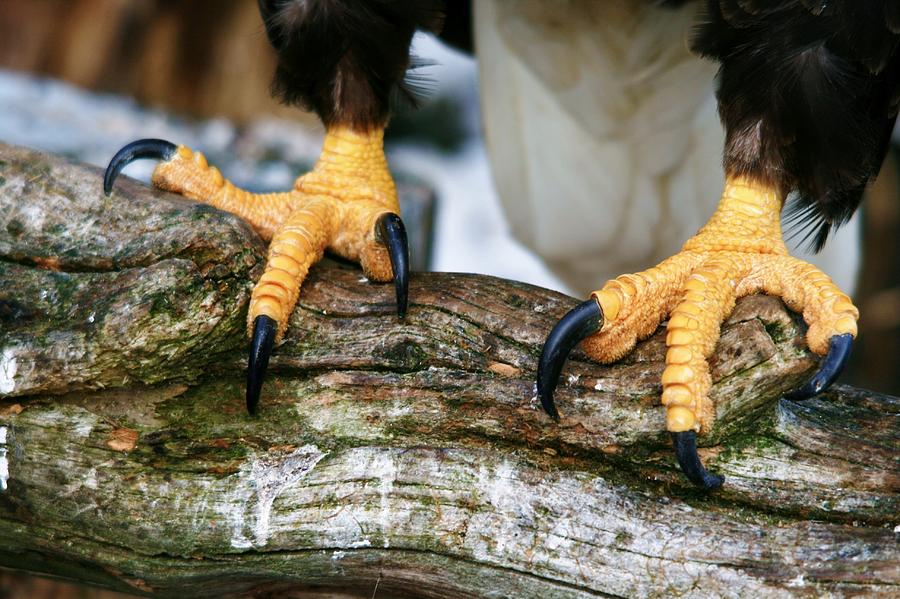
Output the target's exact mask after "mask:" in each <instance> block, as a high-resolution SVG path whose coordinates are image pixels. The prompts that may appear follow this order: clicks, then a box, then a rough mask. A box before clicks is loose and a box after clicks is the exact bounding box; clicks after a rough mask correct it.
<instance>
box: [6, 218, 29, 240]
mask: <svg viewBox="0 0 900 599" xmlns="http://www.w3.org/2000/svg"><path fill="white" fill-rule="evenodd" d="M6 232H7V233H9V234H10V235H12V236H13V237H19V236H20V235H21V234H22V233H24V232H25V225H24V224H23V223H22V221H19V220H16V219H12V220H10V221H9V222H8V223H6Z"/></svg>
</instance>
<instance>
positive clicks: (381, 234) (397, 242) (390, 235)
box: [375, 212, 409, 318]
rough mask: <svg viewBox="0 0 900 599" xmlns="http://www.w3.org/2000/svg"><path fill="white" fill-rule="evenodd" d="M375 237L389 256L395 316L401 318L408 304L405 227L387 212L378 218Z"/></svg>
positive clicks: (407, 259) (397, 218)
mask: <svg viewBox="0 0 900 599" xmlns="http://www.w3.org/2000/svg"><path fill="white" fill-rule="evenodd" d="M375 235H376V237H377V238H378V241H380V242H381V243H383V244H384V245H386V246H387V249H388V252H389V253H390V255H391V268H392V269H393V270H394V287H395V288H396V290H397V316H398V317H400V318H403V317H404V316H406V307H407V305H408V303H409V243H408V242H407V240H406V227H404V226H403V221H402V220H400V217H399V216H397V215H396V214H394V213H392V212H388V213H387V214H382V215H381V216H379V217H378V222H377V223H376V226H375Z"/></svg>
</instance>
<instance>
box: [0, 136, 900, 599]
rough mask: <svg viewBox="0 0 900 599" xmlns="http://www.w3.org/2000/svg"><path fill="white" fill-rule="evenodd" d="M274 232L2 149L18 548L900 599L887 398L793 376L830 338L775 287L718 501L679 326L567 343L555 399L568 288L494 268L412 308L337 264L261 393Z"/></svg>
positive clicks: (58, 555) (732, 334)
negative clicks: (675, 344) (554, 369)
mask: <svg viewBox="0 0 900 599" xmlns="http://www.w3.org/2000/svg"><path fill="white" fill-rule="evenodd" d="M263 252H264V247H263V245H262V243H261V242H260V241H259V239H258V238H257V237H256V236H255V235H254V234H253V233H252V231H251V230H250V229H249V227H247V226H246V225H245V224H243V223H242V222H240V221H239V220H238V219H237V218H235V217H233V216H230V215H227V214H224V213H222V212H219V211H216V210H212V209H210V208H207V207H204V206H201V205H199V204H196V203H193V202H189V201H185V200H182V199H180V198H177V197H174V196H171V195H168V194H164V193H159V192H153V191H149V190H147V189H146V188H144V187H142V186H140V185H137V184H135V183H133V182H131V181H129V180H128V179H127V178H123V179H122V180H121V181H120V182H119V184H117V187H116V192H115V193H114V194H113V195H112V197H110V198H105V197H104V196H103V195H102V192H101V185H100V173H99V172H98V171H97V169H93V168H86V167H82V166H78V165H73V164H70V163H66V162H64V161H62V160H60V159H57V158H54V157H51V156H47V155H43V154H40V153H36V152H31V151H27V150H21V149H15V148H8V147H2V146H0V257H2V259H0V320H2V323H3V329H2V334H0V356H2V358H0V360H2V363H0V386H2V387H0V393H2V397H4V398H5V399H2V400H0V481H2V485H0V489H2V490H0V565H2V566H4V567H9V568H15V569H19V570H24V571H29V572H34V573H45V574H53V575H56V576H61V577H64V578H69V579H74V580H79V581H81V582H85V583H89V584H94V585H99V586H104V587H108V588H111V589H116V590H122V591H129V592H134V593H140V594H144V593H157V594H165V595H178V596H182V597H188V596H210V595H215V594H220V595H221V594H224V593H257V594H260V593H261V594H265V593H271V594H277V595H278V596H296V597H300V596H304V597H321V596H326V595H327V596H332V595H330V594H332V593H344V594H346V595H347V596H359V597H371V596H372V593H373V590H377V592H378V593H380V595H378V596H423V597H473V596H474V597H522V596H535V597H586V596H596V595H603V594H606V595H616V596H664V595H682V596H735V597H745V596H773V597H774V596H788V595H800V596H819V595H822V594H827V593H834V594H836V595H847V596H849V595H856V594H866V595H870V596H877V595H882V596H896V595H897V594H898V593H900V566H898V564H900V549H898V546H897V543H896V533H895V531H894V529H893V527H894V526H896V518H897V513H898V512H900V494H898V487H900V472H898V470H900V469H898V455H897V447H898V441H900V426H898V422H897V421H898V417H900V400H898V399H897V398H892V397H887V396H883V395H878V394H874V393H870V392H866V391H860V390H856V389H852V388H848V387H843V388H839V389H837V390H835V391H834V392H831V393H828V394H826V395H825V396H823V397H820V398H817V399H814V400H810V401H806V402H803V403H795V402H788V401H784V400H781V401H778V399H777V398H778V397H779V396H780V395H781V393H782V392H783V391H784V390H786V389H789V388H792V387H794V386H795V385H796V384H798V383H799V382H800V381H802V380H804V379H805V378H806V377H807V376H808V375H809V374H810V371H811V370H812V369H813V368H814V367H815V363H816V360H815V359H813V358H812V357H811V356H810V354H809V353H808V352H807V351H806V350H805V345H804V343H803V341H802V334H803V329H804V327H803V325H802V323H800V322H799V320H798V318H797V316H796V315H792V314H790V313H789V312H787V311H786V310H785V308H784V307H783V305H782V304H781V302H780V301H779V300H777V299H774V298H768V297H764V296H755V297H750V298H745V299H743V300H741V301H740V302H739V303H738V306H737V307H736V309H735V312H734V314H732V316H731V317H730V318H729V320H728V321H727V323H726V324H725V326H724V329H723V335H722V339H721V341H720V342H719V344H718V347H717V349H716V354H715V356H714V357H713V359H712V373H713V379H714V382H715V386H714V388H713V391H712V397H713V398H714V399H715V401H716V413H717V416H718V420H717V423H716V425H715V427H714V429H713V430H712V431H711V433H710V434H708V435H705V436H704V437H703V438H702V443H703V444H704V445H706V446H707V447H706V448H705V449H704V450H702V455H703V458H704V459H705V461H706V463H707V465H709V466H711V467H712V469H714V470H717V471H719V472H721V473H723V474H725V476H726V485H725V487H724V488H723V489H722V490H720V491H719V492H717V493H714V494H704V493H700V492H698V491H696V490H695V489H693V488H692V487H691V486H690V484H689V483H687V482H686V481H685V479H684V478H683V476H682V475H681V474H680V472H679V471H678V469H677V467H676V465H675V463H674V459H673V456H672V451H671V449H670V447H669V442H668V438H667V435H666V434H665V432H664V430H663V427H664V410H663V408H662V407H661V406H660V405H659V393H660V386H659V376H660V373H661V372H662V369H663V365H664V356H665V346H664V333H663V332H662V331H660V332H658V333H657V334H656V335H655V336H653V337H651V338H650V339H649V340H647V341H645V342H643V343H642V344H640V345H639V347H638V348H637V349H636V350H635V351H634V352H633V353H632V354H631V355H629V356H628V357H627V358H626V359H624V360H623V361H621V362H619V363H616V364H614V365H610V366H601V365H598V364H595V363H593V362H590V361H588V360H586V359H585V358H584V356H583V355H582V354H580V352H575V353H574V355H573V359H572V360H571V361H570V363H569V364H568V365H567V367H566V369H565V372H564V382H563V383H562V385H561V386H560V389H559V391H558V394H557V396H558V404H559V407H560V412H561V413H562V416H563V417H562V420H561V422H560V423H559V424H556V423H554V422H553V421H551V420H550V419H549V418H548V417H547V416H546V415H544V414H543V412H542V411H541V410H540V409H539V407H538V405H537V403H536V399H535V398H534V390H533V380H534V370H535V366H536V362H537V357H538V355H539V352H540V348H541V343H542V341H543V338H544V336H545V335H546V333H547V331H549V329H550V328H551V326H552V324H553V323H554V322H555V321H556V320H557V319H558V318H559V317H560V316H561V315H562V314H563V313H565V312H566V311H567V310H568V309H570V308H571V307H572V306H574V305H575V304H576V300H574V299H572V298H569V297H566V296H564V295H561V294H558V293H555V292H551V291H547V290H543V289H539V288H535V287H532V286H528V285H524V284H520V283H515V282H512V281H505V280H500V279H494V278H491V277H484V276H474V275H458V274H437V273H418V274H416V275H415V276H414V277H413V278H412V283H411V289H410V298H411V307H410V312H409V315H408V316H407V318H406V319H405V320H403V321H398V320H397V318H396V316H395V315H394V312H393V310H394V306H393V290H392V288H391V286H390V285H374V284H371V283H368V282H366V281H365V280H363V279H362V277H361V274H360V271H359V269H358V268H357V267H355V266H351V265H343V264H337V263H334V262H330V261H327V260H326V261H325V262H324V263H322V264H320V265H319V266H318V267H316V268H314V269H313V271H312V273H311V276H310V279H309V280H308V281H307V283H306V284H305V285H304V288H303V294H302V296H301V300H300V305H299V307H298V308H297V310H296V311H295V313H294V315H293V317H292V320H291V325H290V330H289V333H288V337H287V340H286V342H285V343H284V344H283V345H281V346H279V347H278V348H277V349H276V353H275V354H274V356H273V358H272V363H271V366H270V373H269V376H268V379H267V383H266V385H265V387H264V390H263V398H262V409H261V413H260V415H259V417H255V418H253V417H249V416H247V415H246V414H245V411H244V406H243V377H242V372H241V370H242V367H243V364H244V360H245V357H244V356H245V353H246V344H247V342H246V339H245V337H244V332H243V319H244V313H245V310H246V301H247V294H248V290H249V289H250V286H251V284H252V283H251V281H252V279H254V278H255V277H256V276H258V273H259V270H260V266H261V264H262V260H263ZM150 385H152V386H150ZM376 587H377V589H376Z"/></svg>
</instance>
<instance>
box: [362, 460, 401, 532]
mask: <svg viewBox="0 0 900 599" xmlns="http://www.w3.org/2000/svg"><path fill="white" fill-rule="evenodd" d="M369 474H371V475H372V477H374V478H379V479H381V484H380V485H379V487H378V493H379V495H380V498H379V513H378V524H379V525H380V526H381V532H382V536H383V537H384V548H385V549H387V548H388V547H390V546H391V543H390V540H389V539H388V531H389V530H390V529H391V493H393V491H394V481H395V480H397V465H396V464H395V463H394V454H393V452H383V453H380V454H378V456H376V457H375V459H373V460H372V462H371V463H370V465H369Z"/></svg>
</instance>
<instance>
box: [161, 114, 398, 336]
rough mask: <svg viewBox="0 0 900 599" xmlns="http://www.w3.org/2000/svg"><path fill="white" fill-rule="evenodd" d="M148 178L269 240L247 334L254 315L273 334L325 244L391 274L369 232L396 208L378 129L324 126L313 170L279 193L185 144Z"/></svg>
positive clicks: (373, 275) (370, 270) (375, 275)
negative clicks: (235, 180)
mask: <svg viewBox="0 0 900 599" xmlns="http://www.w3.org/2000/svg"><path fill="white" fill-rule="evenodd" d="M152 180H153V184H154V185H155V186H157V187H159V188H161V189H165V190H167V191H172V192H175V193H179V194H181V195H183V196H185V197H188V198H191V199H194V200H198V201H201V202H205V203H207V204H211V205H213V206H215V207H216V208H220V209H222V210H227V211H228V212H233V213H234V214H236V215H238V216H240V217H241V218H243V219H244V220H246V221H247V222H248V223H250V225H251V226H252V227H253V228H254V229H256V231H257V232H258V233H259V235H260V236H261V237H262V238H263V239H266V240H269V239H271V240H272V242H271V244H270V245H269V257H268V262H267V263H266V270H265V272H264V273H263V275H262V277H260V280H259V282H258V283H257V284H256V287H255V288H254V290H253V294H252V296H251V299H250V308H249V311H248V314H247V325H248V332H249V333H251V334H252V327H253V321H254V320H255V319H256V317H257V316H260V315H266V316H269V317H270V318H272V319H274V320H275V321H276V322H277V323H278V334H277V340H280V339H281V337H282V336H283V335H284V331H285V329H286V328H287V322H288V318H289V317H290V315H291V312H292V311H293V309H294V305H295V304H296V303H297V298H298V297H299V295H300V285H301V284H302V283H303V280H304V279H305V278H306V274H307V272H309V269H310V267H311V266H312V265H313V264H314V263H315V262H317V261H318V260H319V259H320V258H321V257H322V254H323V252H324V251H325V250H326V249H330V250H331V251H333V252H335V253H336V254H338V255H340V256H342V257H344V258H347V259H349V260H355V261H358V262H360V264H361V265H362V267H363V271H364V272H365V274H366V276H367V277H368V278H370V279H372V280H374V281H390V280H391V278H392V277H393V270H392V269H391V261H390V257H389V255H388V252H387V250H386V249H385V247H384V246H383V245H382V244H380V243H378V242H377V241H376V240H375V222H376V221H377V219H378V217H379V216H381V215H382V214H385V213H387V212H393V213H395V214H399V213H400V206H399V203H398V201H397V189H396V187H395V186H394V179H393V178H392V177H391V173H390V171H389V170H388V165H387V160H386V159H385V156H384V129H376V130H373V131H368V132H359V131H355V130H352V129H349V128H346V127H333V128H331V129H329V130H328V131H327V132H326V134H325V141H324V143H323V146H322V153H321V155H320V156H319V160H318V162H316V165H315V167H313V170H311V171H310V172H308V173H306V174H305V175H302V176H301V177H299V178H298V179H297V180H296V181H295V182H294V188H293V189H292V190H291V191H287V192H283V193H267V194H252V193H249V192H247V191H245V190H243V189H239V188H237V187H235V186H234V185H232V184H231V182H229V181H227V180H225V179H224V178H223V177H222V174H221V173H220V172H219V171H218V169H216V168H215V167H210V166H209V165H207V163H206V158H204V157H203V154H200V153H199V152H193V151H191V150H190V149H189V148H187V147H185V146H179V147H178V151H177V152H176V153H175V155H174V156H173V157H172V158H171V159H170V160H168V161H166V162H162V163H160V164H159V165H158V166H157V167H156V169H155V170H154V171H153V178H152Z"/></svg>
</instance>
